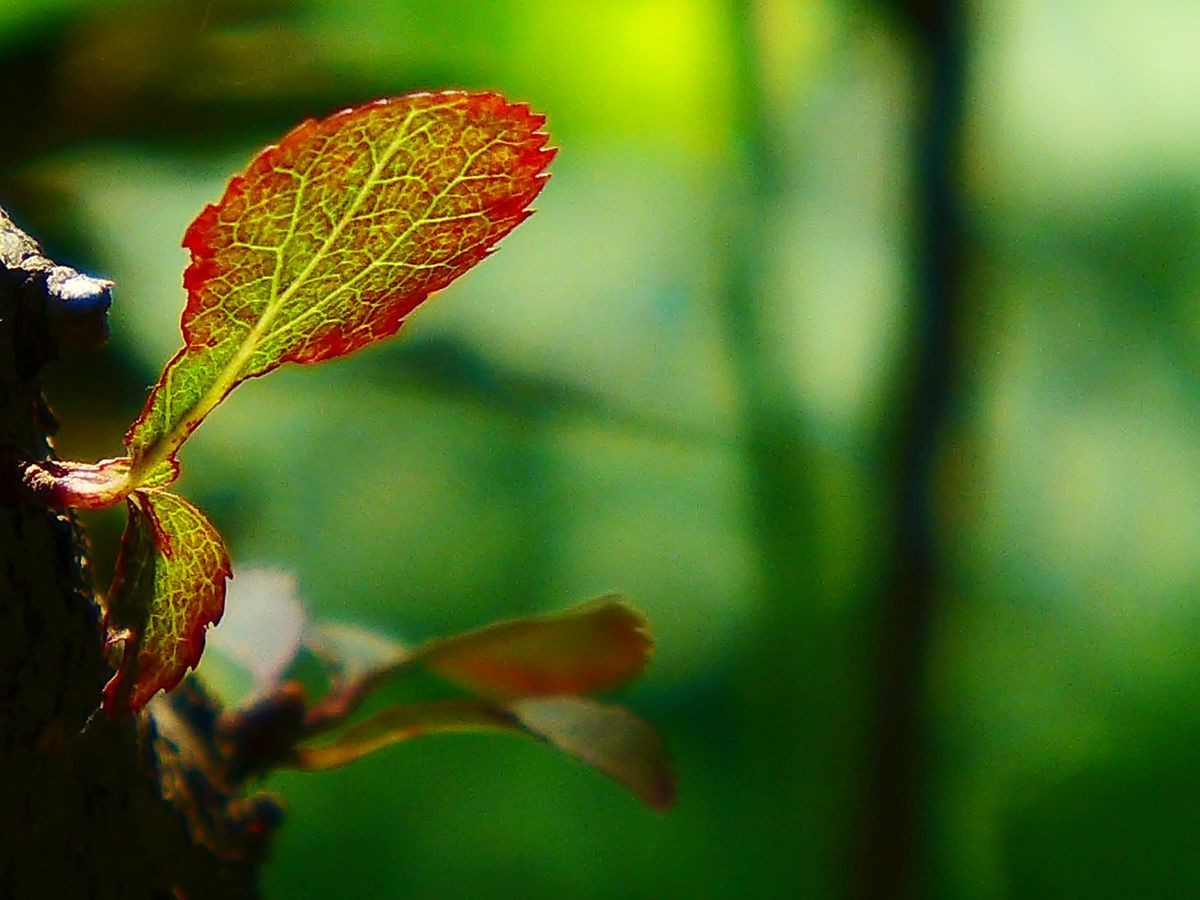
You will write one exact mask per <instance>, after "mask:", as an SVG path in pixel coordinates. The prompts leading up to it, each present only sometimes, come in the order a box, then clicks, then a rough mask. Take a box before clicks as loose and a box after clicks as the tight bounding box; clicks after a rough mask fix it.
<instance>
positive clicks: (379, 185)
mask: <svg viewBox="0 0 1200 900" xmlns="http://www.w3.org/2000/svg"><path fill="white" fill-rule="evenodd" d="M543 122H544V117H542V116H540V115H535V114H533V113H531V112H530V111H529V109H528V107H526V106H524V105H520V104H510V103H508V102H507V101H506V100H505V99H504V98H503V97H500V96H499V95H497V94H464V93H458V92H448V93H440V94H411V95H408V96H404V97H396V98H393V99H390V100H381V101H378V102H375V103H369V104H366V105H364V106H359V107H355V108H353V109H347V110H343V111H342V112H340V113H337V114H336V115H334V116H331V117H330V118H328V119H324V120H322V121H319V122H313V121H310V122H305V123H303V124H302V125H300V126H299V127H297V128H295V129H293V130H292V131H291V132H290V133H289V134H288V135H287V136H285V137H284V138H283V140H281V141H280V142H279V144H278V145H276V146H272V147H268V148H267V149H266V150H264V151H263V152H262V153H260V154H259V155H258V156H257V157H256V158H255V159H254V160H253V161H252V162H251V163H250V166H249V168H248V169H247V170H246V172H245V174H243V175H239V176H237V177H236V178H234V179H233V180H232V181H231V182H230V183H229V186H228V188H227V189H226V191H225V195H224V196H223V197H222V198H221V200H220V201H219V202H218V203H216V204H215V205H210V206H208V207H207V208H206V209H205V210H204V211H203V212H202V213H201V214H200V216H199V217H198V218H197V219H196V220H195V222H193V223H192V225H191V227H190V228H188V230H187V233H186V234H185V235H184V239H183V243H184V246H185V247H186V248H187V249H188V250H190V251H191V254H192V262H191V265H190V266H189V267H188V269H187V271H186V272H185V273H184V285H185V287H186V288H187V291H188V302H187V308H186V309H185V310H184V313H183V320H182V323H181V324H182V329H183V336H184V347H183V349H182V350H180V352H179V353H178V354H177V355H176V356H175V358H174V359H173V360H172V361H171V362H170V364H169V365H168V367H167V369H166V371H165V372H164V373H163V376H162V378H161V379H160V381H159V383H158V385H157V386H156V387H155V389H154V392H153V393H152V394H151V396H150V399H149V400H148V401H147V404H146V407H145V409H144V410H143V411H142V414H141V416H140V417H139V418H138V420H137V421H136V422H135V423H134V424H133V426H132V427H131V428H130V431H129V433H128V434H127V435H126V439H125V442H126V446H127V447H128V448H129V452H130V456H131V458H132V472H131V480H132V482H133V484H134V485H140V484H141V483H142V478H143V477H144V475H145V474H146V473H148V472H149V471H150V470H152V469H154V467H155V466H157V465H159V464H161V463H162V462H163V461H166V460H170V459H172V458H173V457H174V455H175V452H176V451H177V450H178V448H179V446H180V445H181V444H182V443H183V441H184V440H185V439H186V438H187V436H188V435H189V434H190V433H191V432H192V431H193V430H194V429H195V428H196V427H197V426H198V425H199V424H200V422H201V421H203V419H204V417H205V416H207V415H208V413H209V412H211V411H212V409H213V408H215V407H216V405H217V404H218V403H220V401H221V399H222V398H223V397H224V396H225V395H226V394H228V393H229V391H230V390H232V389H233V388H234V387H235V386H236V385H237V384H238V383H239V382H241V381H242V380H244V379H245V378H249V377H251V376H254V375H261V374H262V373H264V372H268V371H270V370H271V369H273V368H275V367H276V366H278V365H279V364H280V363H282V362H286V361H293V362H301V363H310V362H316V361H318V360H322V359H328V358H329V357H333V356H339V355H342V354H345V353H349V352H350V351H352V350H355V349H357V348H359V347H362V346H364V345H366V344H369V343H371V342H372V341H377V340H379V339H381V338H384V337H387V336H389V335H392V334H394V333H395V332H396V331H397V330H398V329H399V328H400V326H401V324H402V323H403V322H404V320H405V317H406V316H407V315H408V314H409V313H410V312H411V311H412V310H413V309H414V308H415V307H416V306H417V305H418V304H419V303H421V302H422V301H423V300H424V299H425V298H426V297H428V296H429V295H430V294H431V293H432V292H434V291H436V290H439V289H441V288H443V287H445V286H446V285H448V284H449V283H450V282H451V281H453V280H454V279H455V278H457V277H459V276H460V275H462V274H463V273H464V272H466V271H467V270H468V269H469V268H471V266H473V265H475V264H476V263H477V262H479V261H480V260H481V259H483V257H484V256H486V255H487V254H488V253H490V252H491V251H492V249H493V248H494V246H495V244H496V242H497V241H499V240H500V239H501V238H502V237H504V235H506V234H508V232H509V231H511V230H512V229H513V228H515V227H516V226H517V225H518V224H519V223H520V222H521V221H523V220H524V219H525V218H526V217H527V216H529V214H530V211H529V208H528V207H529V204H530V203H531V202H532V200H533V198H534V197H535V196H536V195H537V193H538V191H540V190H541V188H542V185H543V184H544V183H545V179H546V175H545V174H544V172H543V170H544V169H545V167H546V165H547V164H548V163H549V161H550V159H551V158H552V157H553V155H554V151H552V150H547V149H546V148H545V144H546V140H547V136H546V134H545V133H543V132H542V131H541V130H540V129H541V126H542V124H543Z"/></svg>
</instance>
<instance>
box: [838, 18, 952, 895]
mask: <svg viewBox="0 0 1200 900" xmlns="http://www.w3.org/2000/svg"><path fill="white" fill-rule="evenodd" d="M897 6H898V8H899V10H900V13H901V15H902V16H903V18H904V20H905V21H906V22H907V24H908V25H909V26H910V28H911V32H912V34H913V37H914V44H915V47H916V50H917V53H918V55H919V57H920V58H919V60H918V67H919V68H918V71H920V73H921V75H922V76H923V79H924V81H923V84H920V85H919V93H918V97H917V107H916V115H915V117H914V119H915V121H914V124H915V140H916V146H915V162H916V179H915V185H914V186H915V190H916V197H915V204H914V213H915V228H914V242H913V243H914V246H913V273H914V285H913V287H914V302H913V316H912V319H911V321H912V325H911V328H912V333H911V337H910V340H909V346H910V348H911V349H910V358H909V360H908V362H909V368H908V380H907V383H906V384H905V386H904V393H902V394H901V395H900V396H899V399H900V404H899V408H900V410H901V412H900V417H899V419H898V420H897V430H896V434H895V454H894V455H895V469H894V472H895V475H894V484H895V490H896V494H895V500H894V504H895V506H894V512H893V515H894V518H893V525H892V534H891V553H892V556H891V561H890V570H889V572H888V581H887V583H886V592H885V594H884V596H883V598H882V602H883V607H882V609H881V615H880V627H881V633H880V637H879V644H878V646H879V652H878V656H877V658H876V659H877V662H876V665H877V675H878V682H877V685H876V699H875V703H876V707H875V711H874V722H875V725H874V733H873V734H872V735H871V736H870V737H871V740H872V743H871V745H870V746H871V754H872V755H871V756H870V757H869V758H868V759H869V762H870V764H871V767H870V770H869V775H868V780H867V783H866V797H865V806H864V810H863V818H862V828H861V834H860V840H861V844H860V845H859V853H858V857H857V859H856V860H855V871H854V873H853V882H852V884H853V890H852V893H853V895H854V896H856V897H861V898H889V900H903V898H909V897H918V896H923V895H924V894H923V891H922V890H921V869H922V867H923V863H924V855H925V848H924V847H923V846H922V839H921V837H922V832H923V831H924V828H925V822H924V816H925V812H926V809H925V806H924V801H925V785H924V774H925V772H924V768H925V759H924V752H925V750H926V749H927V746H928V741H927V738H926V735H925V733H924V727H923V726H924V721H923V718H924V711H923V700H924V686H925V675H926V665H925V663H926V655H927V652H928V647H929V630H930V622H931V618H932V615H933V610H934V604H935V601H936V598H937V594H938V590H939V574H940V573H939V571H938V566H939V564H938V558H937V538H936V534H935V527H936V522H935V514H934V510H933V497H934V479H935V475H936V467H937V454H938V448H939V446H940V442H941V440H942V438H943V437H944V436H945V432H946V429H947V426H948V424H949V417H950V415H951V411H952V410H951V403H952V392H953V386H954V379H955V376H956V372H955V364H956V362H957V359H956V343H957V339H958V337H959V334H960V331H961V317H962V315H963V311H964V309H963V307H964V298H963V297H962V288H963V278H962V271H963V265H964V253H965V251H966V249H967V248H966V239H965V236H964V229H963V220H962V211H961V209H960V206H959V176H960V171H959V166H960V150H961V148H960V140H961V126H962V113H963V110H962V105H963V80H964V53H965V27H964V22H963V14H964V13H963V9H962V6H961V4H959V3H957V2H955V0H911V2H899V3H898V4H897Z"/></svg>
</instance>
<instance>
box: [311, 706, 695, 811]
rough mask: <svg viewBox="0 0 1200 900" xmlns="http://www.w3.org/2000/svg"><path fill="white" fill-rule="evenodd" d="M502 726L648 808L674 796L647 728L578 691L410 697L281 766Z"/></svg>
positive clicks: (347, 758)
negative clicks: (509, 697)
mask: <svg viewBox="0 0 1200 900" xmlns="http://www.w3.org/2000/svg"><path fill="white" fill-rule="evenodd" d="M478 731H484V732H486V731H506V732H509V733H512V734H518V735H525V736H527V737H533V738H537V739H539V740H542V741H544V742H546V743H547V744H549V745H551V746H552V747H556V748H557V749H559V750H561V751H563V752H564V753H566V754H567V755H569V756H573V757H575V758H576V759H578V760H580V761H581V762H584V763H586V764H587V765H589V766H591V767H592V768H594V769H597V770H599V771H601V772H603V773H604V774H606V775H608V776H610V777H611V778H614V779H615V780H616V781H618V782H620V783H621V784H623V785H625V787H627V788H628V789H629V790H630V791H632V792H633V793H634V794H635V795H636V796H637V797H638V798H639V799H641V800H642V802H644V803H645V804H646V805H647V806H650V807H651V808H653V809H657V810H663V809H666V808H667V807H668V806H670V805H671V803H672V801H673V800H674V798H675V777H674V773H673V771H672V768H671V762H670V759H669V758H668V757H667V753H666V749H665V748H664V747H663V744H662V741H661V740H660V739H659V737H658V735H657V734H656V733H655V731H654V729H653V728H651V727H650V726H649V725H647V724H646V723H645V722H644V721H642V720H641V719H639V718H638V717H637V716H635V715H634V714H633V713H631V712H629V711H628V710H624V709H621V708H620V707H617V706H606V705H605V704H602V703H597V702H596V701H594V700H588V699H586V698H583V697H536V698H527V699H523V700H517V701H514V702H513V703H511V704H508V705H503V704H498V703H492V702H489V701H485V700H446V701H442V702H437V703H410V704H403V705H400V706H392V707H389V708H387V709H384V710H381V711H379V712H377V713H375V714H374V715H372V716H369V717H368V718H366V719H364V720H363V721H361V722H359V723H357V724H356V725H352V726H351V727H349V728H347V729H346V730H345V731H343V732H342V733H341V734H339V735H337V736H336V737H335V738H334V739H333V740H331V741H328V742H326V743H323V744H318V745H316V746H300V747H298V748H296V750H295V751H294V753H293V755H292V756H291V758H290V759H289V760H287V764H290V765H293V766H295V767H297V768H300V769H309V770H313V769H330V768H334V767H336V766H343V765H346V764H347V763H350V762H354V761H355V760H357V759H361V758H362V757H364V756H366V755H367V754H369V753H373V752H375V751H376V750H380V749H382V748H384V747H387V746H389V745H391V744H395V743H399V742H401V741H406V740H410V739H411V738H415V737H421V736H423V735H428V734H448V733H455V732H478Z"/></svg>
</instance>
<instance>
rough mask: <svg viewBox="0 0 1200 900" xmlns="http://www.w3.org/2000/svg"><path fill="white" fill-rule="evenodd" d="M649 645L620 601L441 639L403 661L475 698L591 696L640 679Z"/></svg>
mask: <svg viewBox="0 0 1200 900" xmlns="http://www.w3.org/2000/svg"><path fill="white" fill-rule="evenodd" d="M653 646H654V642H653V641H652V640H651V638H650V634H649V631H648V626H647V624H646V620H645V619H644V618H643V617H642V616H641V614H640V613H638V612H637V611H636V610H634V609H632V608H631V607H629V606H627V605H626V604H625V603H623V602H622V601H621V600H620V599H619V598H617V597H602V598H600V599H599V600H594V601H592V602H591V603H587V604H584V605H583V606H579V607H576V608H574V609H570V610H567V611H566V612H561V613H556V614H553V615H548V616H540V617H534V618H527V619H516V620H513V621H510V622H498V623H496V624H494V625H488V626H486V627H484V628H480V629H478V630H476V631H469V632H467V633H465V634H459V635H455V636H453V637H447V638H438V639H435V640H432V641H429V642H427V643H424V644H421V645H420V646H419V647H417V648H416V649H415V650H413V652H412V655H411V656H410V657H409V659H408V660H407V664H408V665H413V666H421V667H423V668H425V669H427V670H429V671H430V672H433V673H435V674H437V675H440V676H441V677H442V678H445V679H446V680H447V681H452V682H454V683H455V684H457V685H459V686H461V687H464V688H466V689H467V690H469V691H472V692H474V693H477V694H483V695H485V696H495V697H535V696H542V695H547V694H594V693H597V692H599V691H604V690H608V689H609V688H612V687H616V686H617V685H619V684H622V683H624V682H626V681H628V680H630V679H631V678H634V677H635V676H637V675H638V674H639V673H640V672H641V671H642V669H643V668H644V667H645V665H646V662H647V660H648V659H649V656H650V651H651V649H652V648H653Z"/></svg>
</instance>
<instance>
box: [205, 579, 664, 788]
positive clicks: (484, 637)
mask: <svg viewBox="0 0 1200 900" xmlns="http://www.w3.org/2000/svg"><path fill="white" fill-rule="evenodd" d="M305 642H306V643H307V644H308V645H309V647H310V648H311V649H312V650H313V651H314V652H316V653H317V654H318V655H319V656H320V657H321V658H322V659H324V660H326V662H327V663H328V664H329V665H330V667H331V669H332V671H333V683H332V686H331V688H330V690H329V692H328V694H326V695H325V696H324V697H322V698H321V699H320V700H319V701H317V702H316V703H314V704H312V705H309V704H307V703H305V702H304V700H303V696H302V694H301V693H300V692H299V688H298V686H297V685H296V684H295V683H294V682H283V683H281V684H276V685H267V686H260V696H259V697H258V699H257V700H255V701H254V702H252V703H251V704H249V705H248V706H247V707H245V708H243V709H242V710H240V711H238V712H234V713H230V714H228V715H227V716H226V719H225V722H224V731H225V733H226V734H227V736H228V740H229V742H230V744H231V745H232V748H233V749H232V751H231V755H232V756H233V757H234V758H236V759H237V760H238V763H237V767H238V769H239V774H248V773H253V772H259V771H263V770H265V769H269V768H273V767H278V766H290V767H295V768H300V769H326V768H331V767H334V766H340V765H345V764H346V763H349V762H353V761H354V760H357V759H359V758H361V757H363V756H365V755H366V754H368V753H372V752H374V751H376V750H379V749H381V748H383V747H387V746H389V745H391V744H395V743H398V742H400V741H405V740H408V739H411V738H413V737H418V736H422V735H428V734H445V733H454V732H501V733H509V734H515V735H521V736H525V737H532V738H535V739H538V740H541V741H543V742H545V743H547V744H549V745H550V746H552V747H555V748H557V749H559V750H561V751H563V752H564V753H566V754H567V755H569V756H573V757H575V758H576V759H579V760H581V761H582V762H584V763H586V764H588V765H590V766H592V767H593V768H595V769H598V770H600V771H602V772H604V773H605V774H607V775H609V776H611V777H612V778H614V779H616V780H617V781H618V782H620V783H621V784H623V785H625V786H626V787H627V788H628V789H629V790H631V791H632V792H633V793H634V794H635V795H636V796H637V797H639V798H640V799H641V800H642V801H643V802H645V803H646V804H647V805H649V806H651V807H653V808H655V809H664V808H666V807H667V806H669V805H670V803H671V801H672V800H673V798H674V793H675V786H674V777H673V774H672V770H671V765H670V762H669V760H668V759H667V755H666V751H665V749H664V748H663V745H662V742H661V740H660V739H659V737H658V735H657V734H656V733H655V731H654V729H653V728H651V727H650V726H649V725H648V724H646V723H645V722H644V721H643V720H641V719H640V718H638V717H637V716H635V715H633V714H632V713H630V712H629V711H628V710H625V709H623V708H621V707H619V706H612V705H608V704H604V703H600V702H598V701H596V700H593V699H591V698H590V697H587V696H584V695H588V694H594V693H599V692H602V691H606V690H609V689H611V688H614V687H617V686H619V685H621V684H623V683H625V682H627V681H629V680H630V679H632V678H635V677H636V676H637V675H639V674H640V673H641V671H642V670H643V669H644V668H645V665H646V662H647V661H648V659H649V657H650V653H651V651H652V649H653V642H652V641H651V639H650V637H649V634H648V633H647V629H646V622H645V620H644V619H643V618H642V616H641V615H640V614H639V613H637V612H636V611H635V610H633V609H632V608H630V607H629V606H627V605H626V604H625V603H624V602H622V601H621V600H620V599H619V598H617V597H605V598H601V599H600V600H596V601H593V602H592V603H588V604H585V605H583V606H580V607H577V608H575V609H572V610H568V611H566V612H563V613H558V614H555V615H548V616H541V617H534V618H526V619H517V620H513V621H509V622H500V623H496V624H493V625H489V626H486V627H484V628H480V629H478V630H476V631H471V632H467V633H465V634H459V635H455V636H452V637H446V638H438V639H435V640H431V641H428V642H426V643H424V644H420V645H418V646H417V647H415V648H413V649H411V650H408V649H405V648H403V647H401V646H400V645H398V644H395V643H393V642H391V641H389V640H387V639H386V638H383V637H381V636H379V635H376V634H374V633H372V632H367V631H364V630H363V629H360V628H356V627H354V626H347V625H334V624H323V625H318V626H315V627H311V626H310V627H309V628H308V635H307V637H306V639H305ZM225 646H226V647H229V646H230V644H229V643H228V642H226V643H225ZM232 646H233V647H237V648H238V649H237V651H236V655H238V656H240V657H242V658H241V659H239V660H237V661H238V662H240V663H241V664H242V665H243V666H245V667H246V668H247V669H249V670H254V669H255V668H256V667H257V665H258V659H257V653H256V652H255V648H252V647H250V646H247V645H240V644H238V643H236V642H234V643H233V644H232ZM264 649H265V650H266V651H267V652H268V655H270V656H274V655H275V654H274V653H273V652H271V650H270V648H264ZM294 649H295V648H294ZM418 670H421V671H426V672H430V673H433V674H434V675H437V676H438V677H440V678H442V679H443V680H445V681H448V682H450V683H452V684H454V685H456V686H458V687H460V688H462V689H464V690H465V691H466V692H467V693H468V694H469V696H466V697H461V698H456V699H451V700H443V701H438V702H426V703H404V704H400V705H396V706H391V707H388V708H385V709H383V710H380V711H378V712H375V713H373V714H371V715H369V716H366V717H364V718H361V719H358V720H357V721H354V719H355V715H356V713H357V712H358V710H359V709H360V708H361V705H362V703H363V701H364V700H365V699H366V698H367V697H368V696H370V695H371V694H372V693H373V692H374V691H376V690H378V689H379V688H380V687H382V686H383V685H386V684H389V683H391V682H392V681H395V680H397V679H400V678H403V677H404V676H405V675H407V674H411V673H413V672H415V671H418ZM262 687H265V688H266V689H265V690H262V689H261V688H262Z"/></svg>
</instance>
